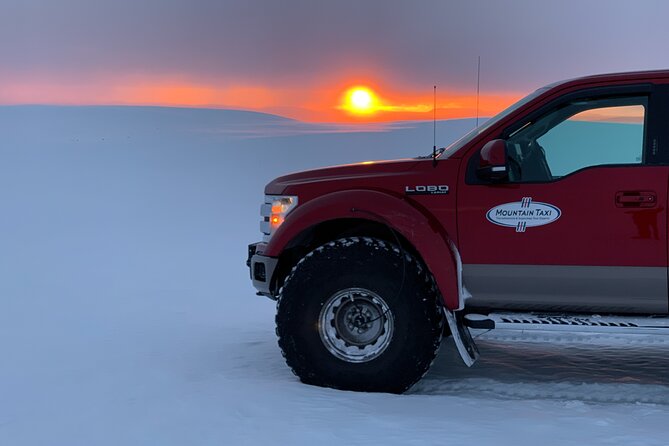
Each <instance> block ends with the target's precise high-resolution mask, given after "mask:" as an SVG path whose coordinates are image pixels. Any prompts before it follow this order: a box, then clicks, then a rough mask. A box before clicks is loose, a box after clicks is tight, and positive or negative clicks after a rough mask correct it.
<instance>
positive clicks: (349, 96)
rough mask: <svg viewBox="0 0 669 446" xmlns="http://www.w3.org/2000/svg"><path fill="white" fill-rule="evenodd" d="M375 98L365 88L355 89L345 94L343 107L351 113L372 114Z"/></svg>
mask: <svg viewBox="0 0 669 446" xmlns="http://www.w3.org/2000/svg"><path fill="white" fill-rule="evenodd" d="M375 102H376V98H375V96H374V93H373V92H372V91H371V90H370V89H369V88H366V87H355V88H351V89H350V90H348V92H347V93H346V101H345V105H344V107H345V108H346V109H347V110H349V111H351V112H353V113H372V112H373V111H374V110H375Z"/></svg>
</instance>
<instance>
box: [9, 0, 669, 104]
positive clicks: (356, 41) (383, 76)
mask: <svg viewBox="0 0 669 446" xmlns="http://www.w3.org/2000/svg"><path fill="white" fill-rule="evenodd" d="M668 19H669V2H667V1H660V0H648V1H639V0H637V1H634V2H632V1H629V2H623V1H614V0H612V1H604V0H601V1H592V0H590V1H588V0H579V1H573V0H569V1H567V0H561V1H553V2H544V1H540V0H534V1H525V0H516V1H493V0H489V1H477V0H469V1H445V0H442V1H435V0H429V1H428V0H426V1H395V0H390V1H389V0H386V1H363V0H356V1H347V0H346V1H345V0H336V1H328V2H325V1H317V0H311V1H295V0H290V1H286V0H281V1H279V0H245V1H241V0H240V1H229V0H222V1H221V0H218V1H217V0H133V1H128V0H114V1H95V0H60V1H59V0H2V2H1V3H0V102H4V103H16V102H36V101H37V102H39V101H38V99H40V97H41V98H43V101H44V102H59V100H58V98H59V97H61V100H60V102H63V100H62V96H63V95H67V96H68V97H71V98H72V101H71V102H73V103H85V102H89V103H99V102H100V100H104V99H105V98H109V102H114V101H115V100H114V97H115V96H114V95H116V96H123V94H126V95H128V96H129V97H130V96H132V95H133V94H135V93H136V90H132V84H133V82H135V83H139V82H141V83H142V85H146V84H147V83H155V84H161V83H165V82H168V83H169V82H171V83H172V84H174V83H175V82H181V83H182V84H183V85H192V86H197V87H199V88H215V89H217V90H216V91H217V92H218V93H217V94H218V96H216V97H215V99H216V100H217V101H218V102H221V104H220V105H226V104H225V102H226V96H229V97H230V98H231V99H230V100H228V103H229V104H228V105H235V101H237V102H240V101H241V102H243V96H244V94H240V91H241V92H244V91H251V90H253V91H255V93H253V94H255V95H256V96H258V95H261V96H262V94H265V95H266V97H265V100H264V102H263V101H262V100H259V99H258V97H260V96H258V97H256V99H257V100H256V101H255V105H254V103H251V102H253V101H251V102H250V103H249V104H248V107H250V108H253V107H254V106H255V107H256V108H263V107H264V106H273V107H275V108H276V107H278V106H281V105H284V106H286V107H302V106H307V105H309V104H311V105H312V106H318V105H317V101H315V100H314V97H315V96H317V95H319V94H322V95H326V93H325V92H326V91H329V90H332V89H337V88H340V86H342V85H345V84H350V83H356V82H358V79H361V80H363V81H364V82H366V81H372V82H373V83H374V84H375V85H376V86H377V87H379V88H382V89H387V90H388V91H392V92H394V94H395V95H396V96H397V97H403V98H407V97H411V95H416V94H418V93H419V92H429V91H430V89H431V87H432V85H433V84H435V83H436V84H438V85H439V88H440V89H443V90H444V91H449V92H454V94H455V93H456V92H460V93H462V94H469V93H471V92H472V91H473V90H474V89H475V87H476V59H477V56H479V55H480V56H481V59H482V73H481V88H482V94H483V95H486V94H487V95H493V94H501V95H503V94H510V95H517V94H523V93H527V92H529V91H531V90H533V89H535V88H537V87H539V86H541V85H544V84H546V83H550V82H553V81H557V80H560V79H563V78H568V77H574V76H579V75H585V74H591V73H601V72H609V71H627V70H641V69H657V68H669V50H668V49H667V44H668V43H669V24H668V23H667V21H668ZM124 88H125V89H124ZM235 88H245V89H247V90H235ZM254 89H255V90H254ZM59 91H60V92H62V93H61V94H60V96H59V94H58V92H59ZM112 91H113V92H114V94H112V93H110V92H112ZM263 92H264V93H263ZM183 93H184V95H187V94H188V91H187V90H184V92H183ZM228 93H229V94H228ZM274 93H276V95H274ZM194 94H195V93H194ZM203 94H204V93H203ZM253 94H251V93H249V94H248V96H249V97H251V96H253ZM36 95H38V97H33V96H36ZM240 95H241V96H242V97H241V98H240ZM273 95H274V96H273ZM135 97H136V98H138V100H140V101H141V99H142V96H141V95H135ZM87 98H88V101H87ZM96 98H97V99H96ZM232 99H234V100H232ZM184 100H185V99H184ZM212 100H213V99H212ZM404 100H406V99H404ZM116 102H123V101H122V100H118V101H116ZM126 102H133V100H132V98H131V97H130V98H129V99H128V101H126ZM315 104H316V105H315ZM241 106H244V104H241Z"/></svg>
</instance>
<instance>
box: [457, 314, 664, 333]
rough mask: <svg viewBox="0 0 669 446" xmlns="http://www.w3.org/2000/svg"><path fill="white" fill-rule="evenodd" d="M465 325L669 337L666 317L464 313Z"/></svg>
mask: <svg viewBox="0 0 669 446" xmlns="http://www.w3.org/2000/svg"><path fill="white" fill-rule="evenodd" d="M464 324H465V325H466V326H467V327H470V328H478V329H486V330H492V329H507V330H541V331H576V332H590V333H620V334H623V333H629V334H663V335H669V317H667V316H646V317H639V316H599V315H565V314H550V313H543V314H541V313H491V314H488V315H482V314H467V315H465V317H464Z"/></svg>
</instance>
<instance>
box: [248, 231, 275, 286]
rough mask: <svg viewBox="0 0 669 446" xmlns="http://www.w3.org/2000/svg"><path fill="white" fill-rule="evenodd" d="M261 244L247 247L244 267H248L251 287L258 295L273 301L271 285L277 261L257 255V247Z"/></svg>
mask: <svg viewBox="0 0 669 446" xmlns="http://www.w3.org/2000/svg"><path fill="white" fill-rule="evenodd" d="M259 245H264V244H263V243H253V244H251V245H249V252H248V258H247V260H246V266H248V267H249V274H250V276H251V281H252V282H253V287H254V288H255V289H256V290H258V294H262V295H263V296H267V297H269V298H271V299H275V297H274V296H273V295H272V290H271V284H272V277H273V276H274V270H275V269H276V264H277V263H278V262H279V259H277V258H274V257H267V256H264V255H262V254H257V251H258V246H259Z"/></svg>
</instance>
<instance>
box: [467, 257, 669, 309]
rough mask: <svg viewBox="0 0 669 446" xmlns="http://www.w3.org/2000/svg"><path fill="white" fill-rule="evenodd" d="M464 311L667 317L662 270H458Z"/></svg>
mask: <svg viewBox="0 0 669 446" xmlns="http://www.w3.org/2000/svg"><path fill="white" fill-rule="evenodd" d="M463 280H464V283H465V284H466V286H467V289H468V290H469V291H470V292H471V294H472V297H471V298H470V299H468V300H467V306H468V307H487V308H492V309H501V310H520V311H570V312H573V311H583V312H602V313H629V314H634V313H637V314H643V313H651V314H666V313H667V312H668V311H669V298H668V297H667V268H664V267H627V266H553V265H472V264H469V265H463Z"/></svg>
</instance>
